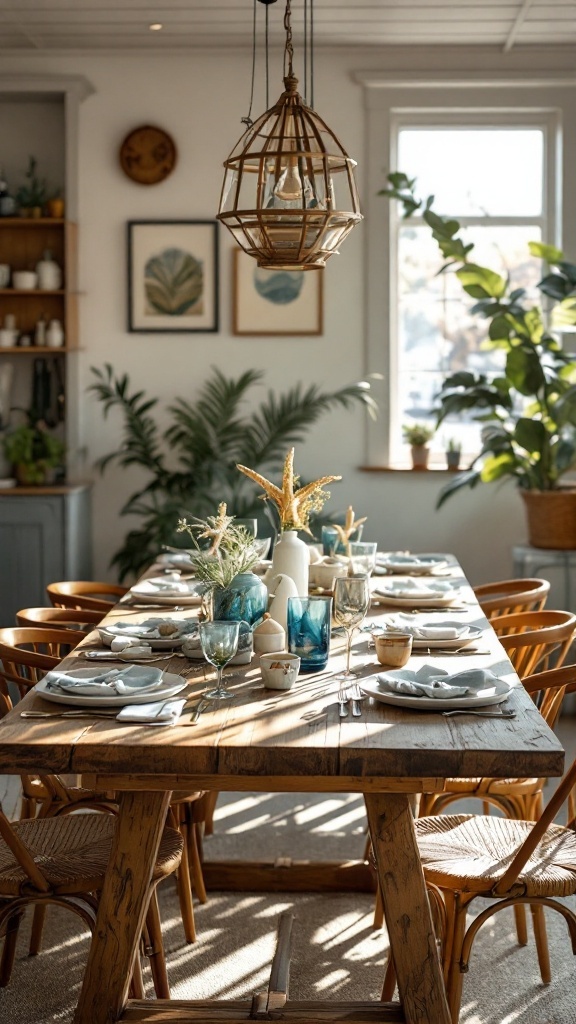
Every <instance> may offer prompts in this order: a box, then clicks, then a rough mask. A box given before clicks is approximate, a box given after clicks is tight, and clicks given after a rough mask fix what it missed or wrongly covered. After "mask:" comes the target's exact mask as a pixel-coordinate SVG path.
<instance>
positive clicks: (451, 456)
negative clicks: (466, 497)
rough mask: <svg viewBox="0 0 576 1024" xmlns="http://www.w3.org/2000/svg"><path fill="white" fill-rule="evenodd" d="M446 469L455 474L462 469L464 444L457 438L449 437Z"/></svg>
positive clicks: (446, 450) (446, 451)
mask: <svg viewBox="0 0 576 1024" xmlns="http://www.w3.org/2000/svg"><path fill="white" fill-rule="evenodd" d="M445 455H446V467H447V468H448V469H449V470H451V472H453V473H455V472H456V471H457V470H458V469H460V456H461V455H462V442H461V441H458V440H457V438H455V437H449V438H448V440H447V441H446V448H445Z"/></svg>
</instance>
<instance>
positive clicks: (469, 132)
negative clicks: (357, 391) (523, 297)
mask: <svg viewBox="0 0 576 1024" xmlns="http://www.w3.org/2000/svg"><path fill="white" fill-rule="evenodd" d="M393 148H395V149H396V150H397V153H398V170H402V171H405V172H406V173H407V174H408V175H409V177H411V178H413V177H415V178H416V179H417V191H418V195H419V196H424V197H426V196H428V195H433V196H434V197H435V200H434V209H435V210H437V212H439V213H441V214H443V215H453V216H455V217H456V219H457V220H459V221H460V223H461V225H462V228H463V231H462V235H463V237H464V239H465V241H466V242H473V243H474V246H475V248H474V259H475V260H476V261H477V262H478V263H480V264H481V265H485V266H488V267H490V268H491V269H494V270H497V271H499V272H500V273H503V274H504V275H505V276H506V275H509V276H510V277H511V279H512V281H513V283H514V285H516V286H517V287H522V288H526V289H527V290H528V291H529V292H530V291H531V290H534V293H535V296H534V297H535V298H536V297H537V293H536V290H535V285H536V284H537V282H538V280H539V278H540V276H541V268H540V263H539V261H538V260H535V259H533V258H532V257H530V255H529V251H528V243H529V242H530V241H531V240H539V239H541V238H542V237H543V235H545V234H546V225H545V218H544V201H543V200H544V196H543V182H544V152H545V133H544V130H543V128H541V127H534V128H519V127H518V126H516V125H514V123H511V124H510V125H509V126H506V125H502V126H498V127H487V126H486V127H484V126H477V127H470V126H469V127H464V126H459V125H449V126H444V125H442V124H441V123H439V124H436V125H434V126H429V125H427V126H426V127H420V126H418V125H406V124H403V123H402V121H401V120H400V121H399V123H398V126H397V128H396V138H395V139H394V140H393ZM495 157H496V158H495ZM395 214H396V215H394V216H393V218H392V225H393V230H392V232H391V244H392V246H393V247H394V249H395V253H394V254H393V259H392V265H394V266H396V268H397V270H396V278H395V282H393V285H392V287H393V289H394V291H395V295H396V311H397V316H396V332H395V337H393V338H392V343H393V344H394V346H395V354H396V360H395V362H396V380H395V387H396V415H395V417H394V421H393V423H392V424H391V432H390V440H391V446H390V454H391V459H392V461H393V462H397V461H400V460H401V458H402V454H403V452H405V446H404V444H403V441H402V436H401V427H402V424H404V423H411V422H413V421H415V420H418V421H424V422H428V423H429V424H430V425H431V426H433V425H434V422H435V418H434V415H433V414H432V412H431V410H432V408H433V406H434V397H435V395H436V394H437V392H438V390H439V388H440V385H441V382H442V380H443V379H444V377H446V376H447V375H448V374H449V373H453V372H455V371H456V370H472V371H474V372H486V373H492V372H496V371H497V370H498V369H499V368H500V367H501V365H502V362H503V356H502V353H501V352H499V351H497V350H496V351H495V350H484V349H483V347H482V343H483V340H484V337H485V334H486V331H485V327H484V324H483V321H482V320H480V319H479V318H478V317H476V316H474V315H473V314H471V313H470V308H471V306H472V305H473V300H472V299H471V298H470V297H469V296H467V295H466V294H465V293H464V292H463V291H462V289H461V287H460V284H459V282H458V280H457V279H456V277H455V276H454V275H453V274H452V273H450V272H449V271H448V272H445V273H443V274H441V273H440V268H441V267H442V263H443V259H442V256H441V254H440V252H439V249H438V246H437V244H436V242H435V241H434V239H433V238H432V235H431V232H430V229H429V227H428V226H427V225H426V224H425V223H424V222H423V221H422V219H421V218H417V217H413V218H411V219H410V220H408V221H405V220H401V219H400V218H399V217H398V216H397V211H395ZM455 431H456V432H457V434H458V438H459V440H461V441H462V443H463V447H464V450H465V451H466V452H474V451H477V450H478V448H479V427H478V424H476V423H474V421H473V420H472V419H470V420H469V422H468V423H467V424H463V423H462V420H461V419H459V418H458V419H457V420H455V425H454V429H451V424H450V422H449V421H446V423H445V424H444V426H443V428H442V431H441V432H439V433H438V434H436V435H435V437H434V439H433V441H432V445H431V447H432V451H433V452H434V450H437V451H444V449H445V447H446V443H445V442H446V440H447V438H448V437H449V436H450V435H451V434H454V432H455Z"/></svg>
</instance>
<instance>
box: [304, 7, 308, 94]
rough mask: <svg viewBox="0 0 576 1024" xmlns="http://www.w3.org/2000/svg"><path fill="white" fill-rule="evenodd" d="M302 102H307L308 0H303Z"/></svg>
mask: <svg viewBox="0 0 576 1024" xmlns="http://www.w3.org/2000/svg"><path fill="white" fill-rule="evenodd" d="M304 102H305V103H308V0H304Z"/></svg>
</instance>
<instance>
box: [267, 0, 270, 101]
mask: <svg viewBox="0 0 576 1024" xmlns="http://www.w3.org/2000/svg"><path fill="white" fill-rule="evenodd" d="M269 60H270V44H269V40H268V4H266V110H268V108H269V106H270V69H269Z"/></svg>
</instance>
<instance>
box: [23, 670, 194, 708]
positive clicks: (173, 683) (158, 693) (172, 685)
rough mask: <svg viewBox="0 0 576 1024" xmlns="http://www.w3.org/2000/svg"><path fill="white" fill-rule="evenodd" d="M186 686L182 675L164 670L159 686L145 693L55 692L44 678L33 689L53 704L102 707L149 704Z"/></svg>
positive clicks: (164, 698) (178, 691) (172, 694)
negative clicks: (90, 694)
mask: <svg viewBox="0 0 576 1024" xmlns="http://www.w3.org/2000/svg"><path fill="white" fill-rule="evenodd" d="M185 686H186V680H185V679H182V676H176V675H173V674H172V673H171V672H166V674H165V676H164V678H163V680H162V683H161V685H160V686H158V687H156V689H155V690H147V691H146V693H134V694H126V693H124V694H120V693H119V694H117V695H116V696H115V697H108V696H106V697H88V696H87V695H85V694H81V693H78V694H72V693H56V691H55V690H48V689H47V687H46V679H45V678H44V679H42V680H41V681H40V682H39V683H36V686H35V687H34V691H35V692H36V693H37V694H38V696H39V697H42V698H43V699H44V700H49V701H53V702H54V704H73V705H75V706H76V707H81V708H103V707H125V706H126V705H127V704H149V703H150V702H151V701H157V700H166V699H167V698H168V697H173V696H174V695H175V694H176V693H180V690H183V689H184V687H185Z"/></svg>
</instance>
